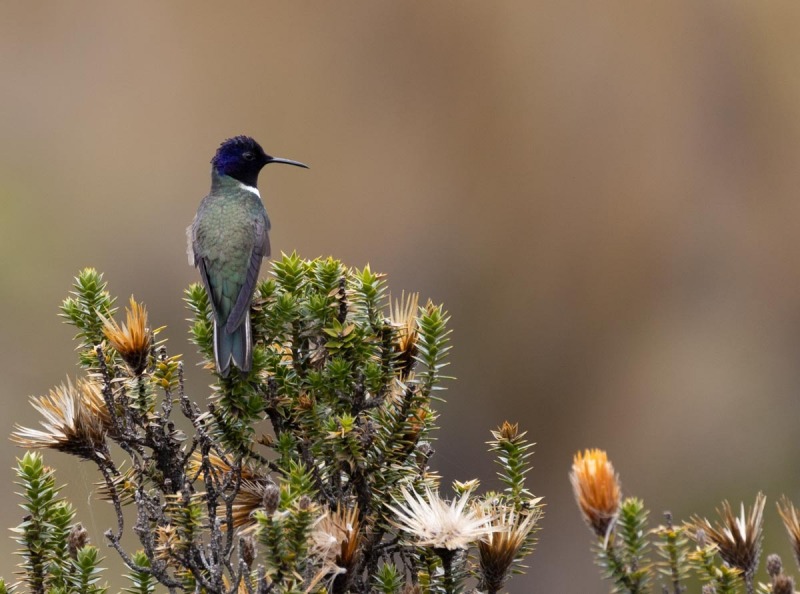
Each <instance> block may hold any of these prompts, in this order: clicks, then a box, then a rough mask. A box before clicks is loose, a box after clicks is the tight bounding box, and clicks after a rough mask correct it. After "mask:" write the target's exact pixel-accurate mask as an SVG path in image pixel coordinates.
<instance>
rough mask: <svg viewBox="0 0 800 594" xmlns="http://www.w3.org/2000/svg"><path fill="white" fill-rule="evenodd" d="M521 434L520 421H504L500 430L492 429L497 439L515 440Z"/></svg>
mask: <svg viewBox="0 0 800 594" xmlns="http://www.w3.org/2000/svg"><path fill="white" fill-rule="evenodd" d="M518 434H519V423H509V422H508V421H503V424H502V425H501V426H500V429H499V430H498V431H492V435H493V436H494V438H495V439H497V440H502V441H514V440H515V439H516V438H517V435H518Z"/></svg>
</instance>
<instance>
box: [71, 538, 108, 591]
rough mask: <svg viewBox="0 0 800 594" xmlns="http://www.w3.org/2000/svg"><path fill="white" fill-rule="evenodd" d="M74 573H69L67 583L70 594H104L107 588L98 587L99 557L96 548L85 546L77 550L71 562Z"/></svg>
mask: <svg viewBox="0 0 800 594" xmlns="http://www.w3.org/2000/svg"><path fill="white" fill-rule="evenodd" d="M72 565H73V567H74V571H72V572H71V573H70V576H69V583H70V586H71V591H72V592H80V594H104V593H105V591H106V590H108V588H107V587H106V586H101V585H99V583H98V582H99V581H100V572H101V571H102V569H101V568H100V557H99V553H98V551H97V548H96V547H93V546H91V545H87V546H85V547H83V548H81V549H79V550H78V552H77V555H76V557H75V559H73V560H72Z"/></svg>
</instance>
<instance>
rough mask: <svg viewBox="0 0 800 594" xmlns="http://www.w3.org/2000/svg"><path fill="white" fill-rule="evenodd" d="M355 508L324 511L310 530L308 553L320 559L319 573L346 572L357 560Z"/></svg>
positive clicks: (357, 539)
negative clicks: (310, 544) (312, 529)
mask: <svg viewBox="0 0 800 594" xmlns="http://www.w3.org/2000/svg"><path fill="white" fill-rule="evenodd" d="M359 528H360V522H359V520H358V508H357V507H353V508H350V509H343V508H341V507H339V508H337V509H336V511H335V512H331V511H330V510H328V511H326V512H325V513H324V514H323V516H322V518H320V520H319V521H318V522H317V523H316V525H315V526H314V531H313V532H312V533H311V542H312V547H311V554H312V555H313V556H314V557H316V558H317V559H319V560H320V561H321V565H322V569H321V570H320V572H321V574H322V575H326V574H335V575H338V574H341V573H347V572H348V571H350V570H351V569H352V568H353V567H354V566H355V563H356V561H357V560H358V549H359V545H360V543H361V535H360V533H359Z"/></svg>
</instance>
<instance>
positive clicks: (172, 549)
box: [155, 524, 185, 564]
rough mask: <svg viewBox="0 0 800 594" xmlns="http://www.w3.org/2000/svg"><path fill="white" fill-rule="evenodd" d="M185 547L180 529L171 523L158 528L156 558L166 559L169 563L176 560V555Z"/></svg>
mask: <svg viewBox="0 0 800 594" xmlns="http://www.w3.org/2000/svg"><path fill="white" fill-rule="evenodd" d="M183 548H185V546H184V544H183V543H181V540H180V537H179V536H178V531H177V530H176V529H175V527H174V526H172V525H171V524H166V525H164V526H158V527H157V528H156V547H155V553H156V559H159V560H161V561H166V562H167V563H168V564H173V563H174V562H175V555H176V554H177V553H178V551H180V550H182V549H183Z"/></svg>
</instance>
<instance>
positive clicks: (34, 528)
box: [2, 452, 105, 594]
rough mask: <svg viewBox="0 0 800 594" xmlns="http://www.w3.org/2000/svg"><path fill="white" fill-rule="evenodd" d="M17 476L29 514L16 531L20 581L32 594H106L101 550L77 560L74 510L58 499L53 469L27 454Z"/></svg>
mask: <svg viewBox="0 0 800 594" xmlns="http://www.w3.org/2000/svg"><path fill="white" fill-rule="evenodd" d="M16 473H17V478H18V482H17V484H18V485H19V486H20V487H22V492H21V493H19V495H20V496H21V497H22V499H23V503H22V504H21V507H22V508H23V509H24V510H25V511H26V512H27V515H26V516H25V520H24V521H23V522H22V524H20V525H19V526H18V527H17V528H15V529H14V532H15V533H16V534H17V537H16V540H17V543H18V544H19V545H21V548H20V550H19V554H20V555H21V556H22V559H23V561H22V563H20V567H22V569H23V575H22V582H23V583H24V584H25V585H26V586H27V587H28V588H29V590H30V592H33V593H43V592H63V593H64V594H103V592H105V587H101V586H99V585H98V581H99V580H100V575H99V574H100V571H101V570H100V568H99V567H98V563H99V559H98V557H97V549H96V548H94V547H91V546H84V547H82V548H80V549H79V550H77V551H76V555H75V557H74V558H73V551H71V550H70V548H71V547H70V543H71V541H72V540H71V539H72V536H71V534H73V533H74V532H75V531H76V530H77V529H78V528H79V527H78V526H76V525H74V524H72V521H73V520H74V517H75V512H74V510H73V508H72V506H71V505H70V504H69V503H67V502H65V501H63V500H61V499H58V491H59V489H58V488H57V487H56V483H55V477H54V472H53V469H51V468H48V467H46V466H45V465H44V461H43V459H42V456H41V454H38V453H31V452H27V453H26V454H25V455H24V456H23V457H22V458H21V459H18V460H17V468H16ZM2 589H3V590H6V586H5V582H3V585H2Z"/></svg>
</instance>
